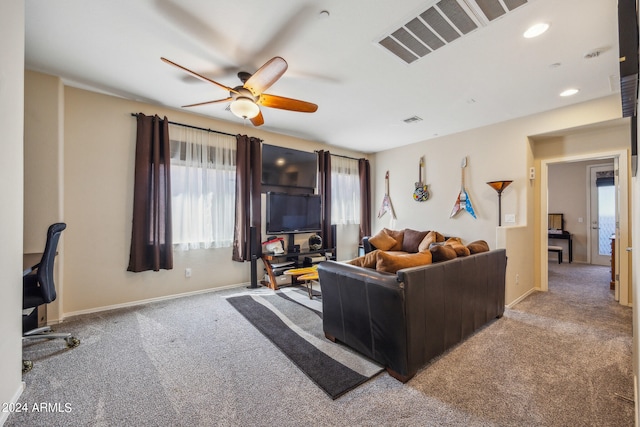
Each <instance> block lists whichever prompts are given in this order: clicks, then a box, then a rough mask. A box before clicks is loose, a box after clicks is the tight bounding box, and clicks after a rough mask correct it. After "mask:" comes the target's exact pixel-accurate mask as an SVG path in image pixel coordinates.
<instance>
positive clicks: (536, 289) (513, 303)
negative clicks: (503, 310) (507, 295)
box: [507, 288, 540, 308]
mask: <svg viewBox="0 0 640 427" xmlns="http://www.w3.org/2000/svg"><path fill="white" fill-rule="evenodd" d="M539 290H540V289H539V288H531V289H529V290H528V291H527V292H525V293H524V295H521V296H520V297H519V298H517V299H516V300H515V301H512V302H511V303H510V304H507V308H513V306H515V305H516V304H518V303H519V302H520V301H522V300H523V299H525V298H526V297H528V296H529V295H531V294H532V293H534V292H538V291H539Z"/></svg>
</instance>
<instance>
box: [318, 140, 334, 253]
mask: <svg viewBox="0 0 640 427" xmlns="http://www.w3.org/2000/svg"><path fill="white" fill-rule="evenodd" d="M318 172H319V173H318V178H319V180H320V183H319V185H318V187H319V189H320V191H319V193H320V196H321V197H322V242H323V244H324V247H325V248H326V249H330V248H333V247H334V245H335V243H336V242H334V241H333V236H332V235H331V154H330V153H329V152H328V151H324V150H320V151H318Z"/></svg>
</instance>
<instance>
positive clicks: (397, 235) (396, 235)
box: [382, 228, 404, 251]
mask: <svg viewBox="0 0 640 427" xmlns="http://www.w3.org/2000/svg"><path fill="white" fill-rule="evenodd" d="M382 231H384V232H385V233H387V234H388V235H389V236H391V237H393V239H394V240H395V241H396V244H395V245H393V247H391V248H390V249H388V250H390V251H401V250H402V241H403V240H404V230H390V229H388V228H384V229H383V230H382Z"/></svg>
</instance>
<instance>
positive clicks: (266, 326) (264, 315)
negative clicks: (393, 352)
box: [227, 288, 382, 399]
mask: <svg viewBox="0 0 640 427" xmlns="http://www.w3.org/2000/svg"><path fill="white" fill-rule="evenodd" d="M319 298H320V296H319V294H318V293H317V292H316V296H315V297H314V299H309V297H308V296H307V292H306V290H300V289H296V288H288V289H283V290H279V291H276V292H273V293H270V294H267V293H264V292H261V293H251V292H247V293H246V294H244V295H236V296H232V297H229V298H227V301H228V302H229V303H230V304H231V305H232V306H233V307H234V308H235V309H236V310H238V312H239V313H240V314H242V315H243V316H244V317H245V318H246V319H247V320H248V321H249V322H250V323H251V324H252V325H253V326H254V327H255V328H256V329H258V330H259V331H260V332H261V333H262V334H263V335H264V336H265V337H267V338H268V339H269V340H270V341H271V342H272V343H273V344H274V345H275V346H276V347H278V349H280V351H282V353H283V354H284V355H285V356H287V357H288V358H289V359H290V360H291V361H292V362H293V363H294V364H295V365H296V366H297V367H298V368H299V369H300V370H301V371H302V372H304V373H305V374H306V375H307V376H308V377H309V378H310V379H311V380H312V381H313V382H314V383H316V385H317V386H318V387H320V388H321V389H322V390H324V391H325V392H326V393H327V394H328V395H329V396H330V397H331V398H332V399H336V398H338V397H340V396H342V395H343V394H344V393H346V392H348V391H349V390H352V389H354V388H355V387H357V386H359V385H360V384H362V383H364V382H366V381H367V380H369V379H370V378H372V377H373V376H375V375H376V374H378V373H379V372H381V371H382V367H380V366H379V365H377V364H374V363H373V362H371V361H369V360H368V359H366V358H364V357H362V356H361V355H359V354H357V353H355V352H353V351H351V350H349V349H347V348H346V347H344V346H342V345H341V344H337V343H333V342H331V341H329V340H327V339H326V338H325V337H324V332H323V330H322V312H321V310H322V303H321V301H320V300H319Z"/></svg>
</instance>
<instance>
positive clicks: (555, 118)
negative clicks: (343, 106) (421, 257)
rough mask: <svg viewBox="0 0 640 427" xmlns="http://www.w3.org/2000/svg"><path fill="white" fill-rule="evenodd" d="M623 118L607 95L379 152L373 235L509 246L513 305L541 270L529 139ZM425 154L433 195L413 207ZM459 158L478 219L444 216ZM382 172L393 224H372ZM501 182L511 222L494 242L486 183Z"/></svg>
mask: <svg viewBox="0 0 640 427" xmlns="http://www.w3.org/2000/svg"><path fill="white" fill-rule="evenodd" d="M620 116H621V111H620V100H619V98H618V97H616V96H611V97H608V98H603V99H599V100H594V101H589V102H585V103H583V104H578V105H575V106H572V107H567V108H562V109H559V110H554V111H549V112H545V113H541V114H537V115H533V116H529V117H525V118H521V119H516V120H511V121H508V122H504V123H499V124H495V125H491V126H486V127H483V128H479V129H474V130H471V131H467V132H462V133H459V134H455V135H449V136H445V137H439V138H434V139H430V140H426V141H422V142H417V143H415V144H410V145H407V146H404V147H400V148H396V149H392V150H388V151H383V152H379V153H377V154H376V155H375V158H374V160H375V161H374V162H373V163H372V164H373V165H374V167H373V168H372V176H373V178H372V179H373V181H374V184H373V185H372V186H373V188H374V190H373V191H374V192H373V207H372V209H373V211H374V219H373V224H372V228H373V230H372V232H374V233H375V232H376V231H377V230H379V229H381V228H382V227H392V228H407V227H408V228H414V229H417V230H437V231H440V232H441V233H443V234H447V235H455V236H460V237H461V238H462V239H463V241H465V242H471V241H473V240H478V239H483V240H486V241H487V242H488V243H489V245H490V246H491V247H497V246H499V245H502V244H509V246H508V247H507V253H508V256H509V264H510V266H509V269H508V271H507V289H506V302H507V304H510V303H512V302H514V301H517V300H518V299H519V298H521V297H522V296H524V295H526V294H527V293H529V292H531V291H532V290H533V289H536V288H538V287H539V284H540V280H539V279H540V278H539V275H538V276H537V275H536V274H537V272H538V271H539V269H540V257H539V256H538V255H537V254H536V252H535V248H536V247H537V248H539V245H540V242H539V237H537V234H536V233H535V230H538V229H539V227H541V225H540V222H539V219H538V218H537V217H538V216H539V215H538V213H537V211H536V210H535V203H534V202H535V198H536V191H539V189H537V188H536V187H535V183H536V181H537V179H536V180H529V168H530V167H532V166H535V165H536V163H535V160H534V155H535V154H534V150H533V148H532V146H531V144H530V143H529V139H530V137H531V136H533V135H541V134H547V133H550V132H560V131H562V132H566V130H567V129H572V128H578V127H581V126H585V125H590V124H593V123H601V122H608V121H610V120H613V119H618V118H620ZM594 132H597V131H595V130H594ZM615 138H617V142H615V141H614V142H615V144H616V146H620V145H621V144H624V143H628V139H624V135H620V134H617V135H616V136H615ZM582 143H584V144H585V145H587V146H591V145H592V144H593V145H594V150H596V151H597V150H599V149H601V148H600V146H599V145H598V144H597V143H596V142H595V141H594V142H592V141H591V140H583V141H582ZM571 144H572V145H573V144H574V143H573V142H571ZM422 155H424V156H425V161H426V183H427V184H428V185H429V188H430V190H431V197H430V199H429V200H428V201H426V202H415V201H414V200H413V199H412V197H411V193H412V191H413V185H414V182H415V181H416V179H417V165H418V159H419V158H420V156H422ZM464 156H467V159H468V166H467V168H465V184H466V188H467V191H468V192H469V196H470V198H471V201H472V202H473V206H474V208H475V211H476V214H477V217H478V218H477V219H473V218H472V217H471V216H470V215H469V214H468V213H466V212H461V213H459V214H458V215H457V216H455V217H454V218H449V215H450V213H451V209H452V207H453V203H454V202H455V199H456V196H457V194H458V192H459V190H460V180H461V178H460V175H461V173H460V169H461V168H460V162H461V159H462V158H463V157H464ZM414 166H415V167H414ZM387 170H388V171H389V174H390V191H389V193H390V197H391V200H392V203H393V205H394V208H395V211H396V214H397V217H398V218H397V220H395V221H391V218H390V215H389V214H386V215H384V216H383V217H382V218H381V219H377V218H376V213H377V210H378V208H379V207H380V204H381V203H382V197H383V195H384V175H385V172H386V171H387ZM537 170H539V164H538V167H537ZM502 179H508V180H513V183H512V184H511V185H510V186H509V187H508V188H507V189H506V190H505V191H504V192H503V195H502V213H503V215H506V214H514V215H515V217H516V222H515V224H508V223H505V221H504V218H503V222H502V224H503V228H505V229H506V231H505V230H501V232H500V233H498V234H502V235H503V237H502V238H501V239H497V230H496V228H497V224H498V218H497V212H498V206H497V200H498V197H497V194H496V192H495V190H493V189H492V188H491V187H489V186H488V185H487V184H486V182H488V181H494V180H502ZM536 220H537V221H536ZM544 226H545V227H546V221H545V225H544ZM545 230H546V228H545ZM513 236H517V238H514V237H513ZM545 262H546V258H545ZM518 266H519V267H518ZM516 277H517V283H516Z"/></svg>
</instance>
